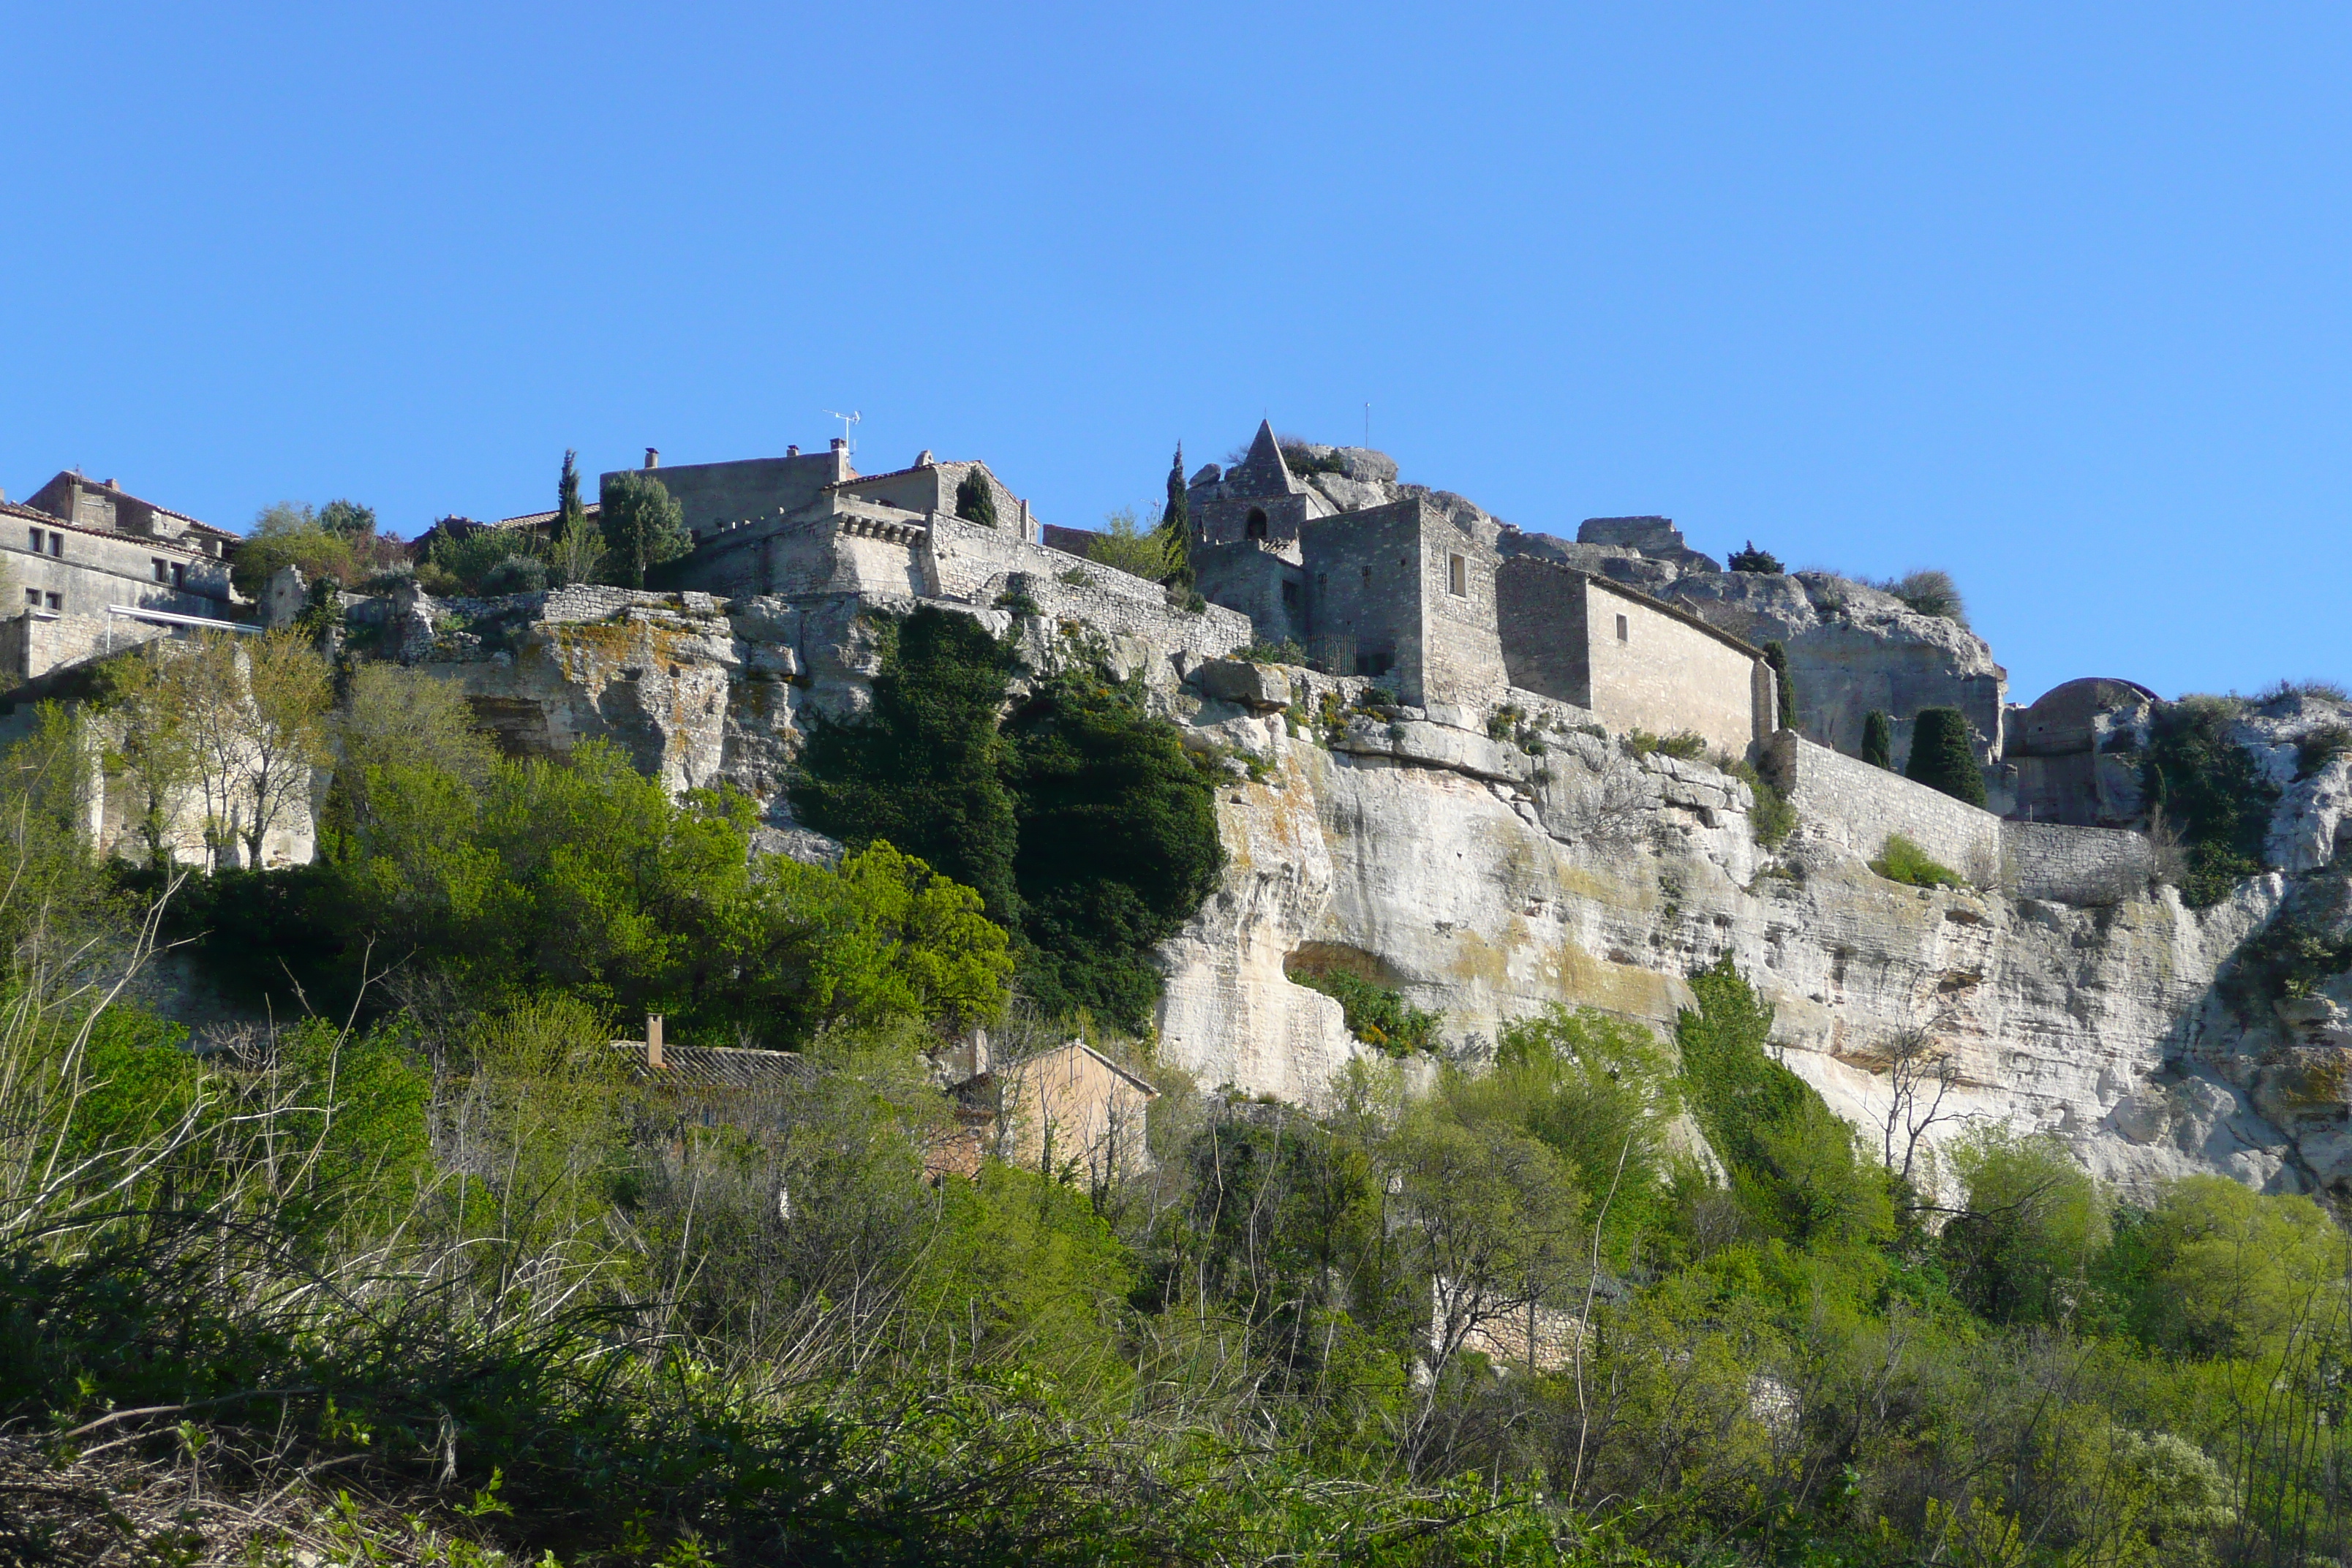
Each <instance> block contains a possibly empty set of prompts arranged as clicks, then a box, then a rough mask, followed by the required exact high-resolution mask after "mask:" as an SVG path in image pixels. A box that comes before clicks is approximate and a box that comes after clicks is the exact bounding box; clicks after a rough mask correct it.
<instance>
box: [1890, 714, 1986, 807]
mask: <svg viewBox="0 0 2352 1568" xmlns="http://www.w3.org/2000/svg"><path fill="white" fill-rule="evenodd" d="M1903 773H1904V776H1905V777H1906V778H1908V779H1911V780H1912V781H1914V782H1915V783H1918V784H1926V785H1927V787H1928V788H1929V789H1936V790H1941V791H1943V792H1944V793H1945V794H1946V795H1950V796H1951V797H1952V798H1953V799H1954V800H1958V801H1965V802H1967V803H1968V804H1969V805H1983V804H1984V803H1985V784H1984V770H1983V769H1982V768H1981V767H1979V766H1978V765H1977V754H1976V748H1975V747H1974V746H1973V745H1971V744H1970V743H1969V721H1968V716H1967V715H1966V714H1964V713H1962V712H1961V711H1960V710H1958V709H1957V708H1922V709H1921V710H1919V714H1918V717H1917V718H1916V719H1914V720H1913V721H1911V763H1910V765H1909V766H1908V767H1906V768H1905V769H1904V770H1903Z"/></svg>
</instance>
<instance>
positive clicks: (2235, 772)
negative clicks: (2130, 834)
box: [2140, 697, 2279, 909]
mask: <svg viewBox="0 0 2352 1568" xmlns="http://www.w3.org/2000/svg"><path fill="white" fill-rule="evenodd" d="M2241 707H2242V704H2241V703H2240V702H2239V701H2238V700H2237V699H2235V698H2229V697H2184V698H2182V699H2181V700H2179V701H2178V702H2173V703H2167V704H2164V705H2162V706H2160V707H2159V708H2158V710H2157V713H2156V718H2155V722H2154V724H2153V725H2152V727H2151V730H2150V733H2149V735H2148V744H2147V751H2146V752H2145V753H2143V755H2142V756H2141V759H2140V783H2141V787H2142V789H2143V790H2144V792H2145V793H2146V795H2147V803H2148V805H2149V806H2150V807H2151V808H2152V810H2153V811H2154V812H2155V813H2156V814H2157V816H2158V821H2159V823H2160V824H2161V830H2162V831H2163V832H2164V833H2166V834H2168V835H2177V836H2178V837H2179V845H2180V849H2181V852H2182V856H2183V859H2184V862H2185V863H2184V865H2183V868H2182V872H2181V877H2180V897H2181V901H2182V902H2184V903H2186V904H2188V905H2189V907H2190V908H2191V909H2202V908H2205V907H2207V906H2209V905H2212V904H2218V903H2220V902H2221V900H2223V899H2226V898H2228V897H2229V896H2230V893H2231V889H2234V888H2235V887H2236V886H2237V885H2238V883H2239V882H2240V881H2241V880H2242V879H2245V878H2248V877H2252V876H2257V875H2259V874H2260V873H2261V871H2262V868H2263V837H2264V835H2265V834H2266V833H2267V832H2268V831H2269V829H2270V821H2271V811H2272V808H2273V807H2274V806H2275V805H2277V804H2278V797H2279V791H2278V786H2277V785H2276V784H2272V783H2271V782H2270V781H2269V780H2268V779H2267V778H2265V777H2263V773H2262V770H2261V769H2260V768H2259V767H2257V766H2256V765H2255V763H2254V759H2253V757H2252V755H2251V754H2249V753H2248V752H2247V751H2246V749H2245V748H2244V747H2243V746H2241V745H2238V744H2236V743H2234V742H2232V741H2231V739H2230V735H2229V730H2230V726H2231V724H2232V723H2233V722H2235V721H2236V720H2237V717H2238V713H2239V710H2240V709H2241Z"/></svg>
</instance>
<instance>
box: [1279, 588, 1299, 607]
mask: <svg viewBox="0 0 2352 1568" xmlns="http://www.w3.org/2000/svg"><path fill="white" fill-rule="evenodd" d="M1282 607H1283V608H1284V609H1286V610H1295V609H1297V608H1298V584H1296V583H1285V584H1283V585H1282Z"/></svg>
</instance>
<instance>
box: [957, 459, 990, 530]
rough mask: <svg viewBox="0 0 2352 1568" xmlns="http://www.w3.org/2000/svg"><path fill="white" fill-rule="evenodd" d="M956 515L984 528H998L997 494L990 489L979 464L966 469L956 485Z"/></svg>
mask: <svg viewBox="0 0 2352 1568" xmlns="http://www.w3.org/2000/svg"><path fill="white" fill-rule="evenodd" d="M956 515H957V516H958V517H960V518H961V519H963V520H964V521H966V522H976V523H978V524H980V526H981V527H982V528H994V527H995V526H996V492H995V491H994V490H992V489H990V488H989V484H988V478H987V476H986V475H984V474H982V472H981V471H980V465H979V464H977V463H974V464H973V465H972V466H971V468H966V469H965V470H964V474H963V478H962V479H961V480H959V481H958V482H957V484H956Z"/></svg>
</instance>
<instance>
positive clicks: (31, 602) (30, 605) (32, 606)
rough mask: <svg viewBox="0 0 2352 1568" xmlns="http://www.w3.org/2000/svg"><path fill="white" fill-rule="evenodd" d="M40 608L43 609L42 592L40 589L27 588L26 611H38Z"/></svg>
mask: <svg viewBox="0 0 2352 1568" xmlns="http://www.w3.org/2000/svg"><path fill="white" fill-rule="evenodd" d="M40 607H41V591H40V590H39V589H38V588H27V589H26V590H25V608H26V609H28V610H37V609H39V608H40Z"/></svg>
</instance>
